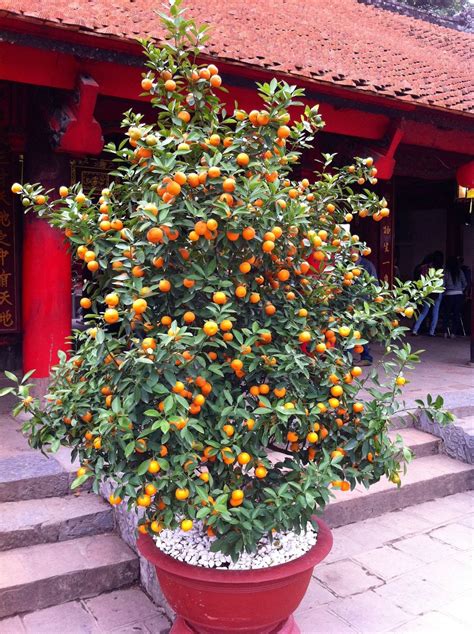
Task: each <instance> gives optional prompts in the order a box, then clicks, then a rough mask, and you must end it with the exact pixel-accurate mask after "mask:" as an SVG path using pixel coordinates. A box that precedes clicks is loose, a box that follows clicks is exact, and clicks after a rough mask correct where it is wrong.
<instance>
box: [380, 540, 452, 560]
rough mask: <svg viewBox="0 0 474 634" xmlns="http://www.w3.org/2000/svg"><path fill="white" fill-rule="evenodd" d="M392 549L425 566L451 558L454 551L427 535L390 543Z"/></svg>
mask: <svg viewBox="0 0 474 634" xmlns="http://www.w3.org/2000/svg"><path fill="white" fill-rule="evenodd" d="M392 546H393V548H395V549H397V550H400V551H402V552H403V553H405V554H406V555H410V556H412V557H414V558H415V559H417V560H419V561H422V562H424V563H426V564H429V563H431V562H432V561H438V560H439V559H443V557H452V556H453V555H455V554H456V553H455V551H454V549H453V548H451V546H449V545H448V544H441V543H440V542H439V541H437V540H435V539H432V538H431V537H430V536H429V535H428V534H421V535H413V536H411V537H406V538H403V539H399V540H398V541H395V542H393V543H392Z"/></svg>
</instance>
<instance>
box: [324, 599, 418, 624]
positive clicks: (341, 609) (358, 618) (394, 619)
mask: <svg viewBox="0 0 474 634" xmlns="http://www.w3.org/2000/svg"><path fill="white" fill-rule="evenodd" d="M330 610H331V612H334V614H336V615H337V616H338V617H339V618H342V619H344V621H346V622H347V623H351V625H352V626H355V627H356V628H357V631H358V632H361V633H363V634H368V633H369V632H370V633H372V632H376V633H377V634H380V632H387V631H390V630H392V629H394V628H395V627H398V626H400V625H402V624H403V623H406V622H407V621H408V620H409V619H410V618H411V615H410V614H409V613H407V612H405V611H404V610H402V609H400V608H399V607H397V606H396V605H395V604H394V603H392V602H391V601H390V600H389V599H387V598H385V597H383V598H382V597H381V596H379V595H378V594H376V593H375V592H374V591H373V590H370V591H369V592H364V593H363V594H359V595H355V596H352V597H347V598H345V599H340V600H339V601H336V602H335V603H334V604H331V607H330Z"/></svg>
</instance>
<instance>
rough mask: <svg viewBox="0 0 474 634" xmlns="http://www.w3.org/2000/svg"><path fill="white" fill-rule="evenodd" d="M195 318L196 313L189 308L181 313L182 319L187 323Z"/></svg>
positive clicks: (190, 322)
mask: <svg viewBox="0 0 474 634" xmlns="http://www.w3.org/2000/svg"><path fill="white" fill-rule="evenodd" d="M195 319H196V315H195V314H194V313H193V312H192V311H190V310H188V311H186V312H185V313H184V315H183V321H185V322H186V323H187V324H192V323H193V321H194V320H195Z"/></svg>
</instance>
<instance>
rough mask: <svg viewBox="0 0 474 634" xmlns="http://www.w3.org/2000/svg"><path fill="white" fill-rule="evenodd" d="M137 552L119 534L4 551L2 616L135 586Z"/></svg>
mask: <svg viewBox="0 0 474 634" xmlns="http://www.w3.org/2000/svg"><path fill="white" fill-rule="evenodd" d="M138 574H139V562H138V558H137V556H136V554H135V553H134V552H133V551H132V550H131V549H130V548H129V547H128V546H127V545H126V544H125V543H124V542H123V541H122V540H121V539H120V537H118V536H117V535H112V534H104V535H94V536H89V537H80V538H78V539H72V540H68V541H65V542H56V543H54V544H39V545H36V546H27V547H24V548H16V549H14V550H8V551H5V552H3V553H0V618H4V617H7V616H11V615H14V614H21V613H23V612H32V611H33V610H40V609H42V608H47V607H49V606H51V605H59V604H61V603H66V602H67V601H73V600H75V599H84V598H88V597H94V596H97V595H98V594H101V593H102V592H108V591H110V590H114V589H116V588H120V587H124V586H128V585H131V584H132V583H134V582H135V581H136V580H137V579H138Z"/></svg>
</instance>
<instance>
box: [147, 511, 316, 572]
mask: <svg viewBox="0 0 474 634" xmlns="http://www.w3.org/2000/svg"><path fill="white" fill-rule="evenodd" d="M154 539H155V542H156V545H157V547H158V548H159V549H160V550H161V551H162V552H164V553H165V554H167V555H169V556H170V557H173V558H174V559H177V560H178V561H184V562H186V563H187V564H191V565H193V566H202V567H203V568H216V569H223V570H252V569H256V568H268V567H270V566H277V565H279V564H284V563H287V562H288V561H292V560H293V559H298V557H301V556H302V555H304V554H305V553H307V552H308V550H310V549H311V548H312V547H313V546H314V545H315V543H316V540H317V532H316V530H315V529H314V527H313V525H312V524H311V523H308V526H307V530H306V532H305V533H300V534H298V533H295V532H293V531H280V532H275V533H273V534H272V539H271V540H270V539H269V538H268V537H262V539H261V540H260V542H259V545H258V547H257V551H256V552H254V553H242V554H241V555H240V557H239V559H238V560H237V561H232V558H231V557H230V556H229V555H224V554H223V553H221V552H212V551H211V545H212V543H213V542H214V541H215V539H216V538H215V537H208V535H207V534H206V533H205V532H204V528H203V526H202V524H201V523H200V522H195V524H194V526H193V528H192V529H191V530H190V531H189V532H186V533H184V532H183V531H182V530H181V529H180V528H176V529H174V530H171V529H164V530H162V531H161V532H160V533H159V534H158V535H155V536H154Z"/></svg>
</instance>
